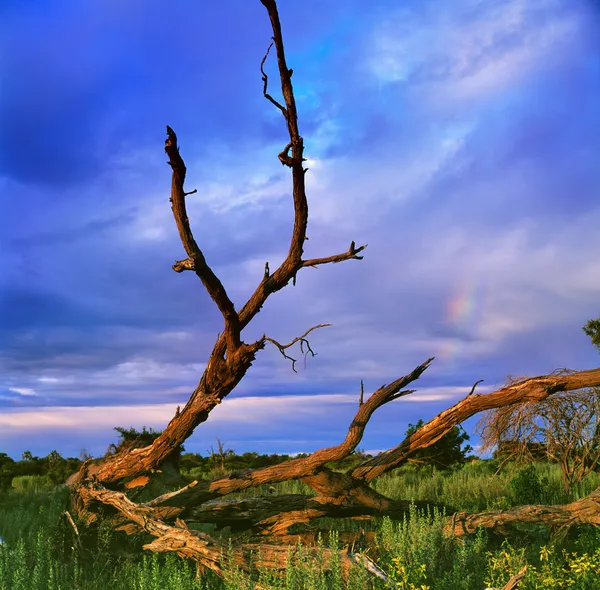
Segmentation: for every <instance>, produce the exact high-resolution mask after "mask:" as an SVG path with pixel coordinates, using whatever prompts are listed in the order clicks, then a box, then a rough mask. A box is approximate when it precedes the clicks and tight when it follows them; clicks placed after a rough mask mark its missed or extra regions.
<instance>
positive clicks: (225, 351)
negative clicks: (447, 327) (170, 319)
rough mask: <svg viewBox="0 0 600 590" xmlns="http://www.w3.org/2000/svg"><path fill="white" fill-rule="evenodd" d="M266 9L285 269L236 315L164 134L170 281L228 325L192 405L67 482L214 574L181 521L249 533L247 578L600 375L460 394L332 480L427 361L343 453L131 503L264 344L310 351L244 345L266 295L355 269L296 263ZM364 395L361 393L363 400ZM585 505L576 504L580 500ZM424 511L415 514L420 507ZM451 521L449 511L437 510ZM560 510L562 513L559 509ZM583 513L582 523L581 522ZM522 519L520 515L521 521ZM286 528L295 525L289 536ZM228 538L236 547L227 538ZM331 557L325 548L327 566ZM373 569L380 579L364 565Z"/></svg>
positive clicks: (279, 564)
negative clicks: (321, 272) (427, 463)
mask: <svg viewBox="0 0 600 590" xmlns="http://www.w3.org/2000/svg"><path fill="white" fill-rule="evenodd" d="M261 3H262V4H263V5H264V6H265V8H266V9H267V12H268V15H269V18H270V21H271V26H272V29H273V38H272V41H273V43H272V44H271V45H270V46H269V49H268V50H267V54H266V55H265V57H264V58H263V60H262V63H261V68H260V69H261V72H262V80H263V94H264V96H265V98H266V99H267V100H268V101H269V102H270V103H271V104H272V105H273V106H274V107H275V108H277V109H278V110H279V111H280V112H281V114H282V116H283V119H284V121H285V124H286V126H287V131H288V134H289V142H288V144H287V145H286V146H285V147H284V148H283V150H282V151H281V152H280V153H279V154H278V158H279V161H280V162H281V163H282V165H284V166H287V167H288V168H289V169H290V170H291V175H292V197H293V207H294V227H293V235H292V238H291V242H290V245H289V251H288V254H287V256H286V258H285V260H284V261H283V262H282V264H281V265H280V266H279V268H277V269H276V270H274V271H273V272H270V271H269V269H268V264H267V265H265V273H264V276H263V277H262V278H261V280H260V282H259V283H258V285H257V287H256V289H255V291H254V293H253V294H252V296H251V297H250V298H249V299H248V300H247V301H246V302H245V303H244V304H243V305H242V307H241V309H240V310H239V311H238V310H237V309H236V307H235V306H234V304H233V302H232V300H231V298H230V297H229V295H228V293H227V290H226V288H225V286H224V285H223V284H222V283H221V281H220V280H219V278H218V277H217V276H216V274H215V273H214V271H213V270H212V268H211V267H210V265H209V263H208V262H207V260H206V258H205V256H204V254H203V252H202V250H201V248H200V246H199V245H198V243H197V242H196V240H195V238H194V235H193V233H192V230H191V228H190V223H189V220H188V217H187V212H186V203H185V197H186V195H189V194H191V192H195V191H190V192H186V191H185V188H184V182H185V177H186V167H185V164H184V161H183V159H182V157H181V155H180V153H179V148H178V144H177V135H176V134H175V132H174V131H173V129H171V128H170V127H167V140H166V143H165V151H166V153H167V155H168V157H169V165H170V166H171V168H172V184H171V203H172V211H173V215H174V217H175V223H176V224H177V229H178V231H179V236H180V238H181V242H182V244H183V247H184V249H185V251H186V254H187V256H186V258H184V259H183V260H180V261H178V262H176V263H175V264H174V265H173V270H175V271H176V272H184V271H190V272H193V273H195V274H196V275H197V277H198V278H199V279H200V281H201V282H202V284H203V285H204V288H205V289H206V290H207V291H208V294H209V295H210V297H211V298H212V300H213V301H214V302H215V304H216V306H217V308H218V310H219V311H220V312H221V314H222V316H223V320H224V328H223V332H222V334H220V335H219V336H218V338H217V340H216V342H215V344H214V348H213V350H212V352H211V354H210V358H209V361H208V363H207V366H206V369H205V371H204V373H203V374H202V376H201V378H200V381H199V383H198V385H197V386H196V388H195V389H194V391H193V392H192V393H191V396H190V398H189V401H188V402H187V404H186V405H185V407H184V408H183V409H181V410H180V411H179V409H178V411H177V413H176V414H175V416H174V417H173V418H172V419H171V421H170V422H169V424H168V425H167V427H166V428H165V429H164V430H163V432H162V433H161V434H160V436H158V437H157V438H156V439H155V440H154V441H153V442H152V444H150V445H148V446H145V447H142V448H130V449H123V450H122V451H121V452H116V453H115V454H112V455H108V456H106V457H104V458H103V459H102V460H98V461H93V460H89V461H86V462H85V463H84V464H83V466H82V468H81V469H80V471H79V472H78V473H77V474H76V476H74V477H72V478H70V481H69V485H70V486H71V489H72V494H73V500H74V505H75V507H76V509H77V512H78V514H79V516H80V517H82V518H83V519H84V520H86V521H87V522H93V521H94V520H97V519H98V518H110V519H112V523H113V525H114V527H115V528H117V529H119V530H123V531H126V532H128V533H133V532H141V531H145V532H146V533H149V534H150V535H152V536H153V537H154V541H152V542H151V543H149V544H147V545H146V546H145V548H146V549H149V550H151V551H160V552H168V551H171V552H173V551H174V552H176V553H177V554H179V555H180V556H182V557H188V558H191V559H194V560H195V561H197V562H198V564H199V567H201V568H202V567H204V568H210V569H211V570H213V571H214V572H216V573H217V574H219V575H222V574H223V563H222V554H223V551H226V549H227V547H226V545H225V544H224V543H223V541H222V540H221V539H220V538H219V537H218V536H217V535H208V534H206V533H201V532H198V531H196V530H191V529H189V528H188V525H187V523H189V522H204V523H207V522H210V523H215V524H216V525H218V527H224V526H229V527H231V529H232V531H236V532H239V533H240V534H242V533H243V534H245V536H244V538H243V539H244V540H242V537H241V536H240V537H238V538H237V539H238V540H237V542H234V545H233V551H232V560H233V564H234V565H236V566H237V567H239V568H240V569H241V570H244V571H246V572H248V571H249V570H250V558H251V552H254V554H255V555H256V552H257V550H258V549H260V553H261V561H262V564H263V566H264V567H268V568H273V569H275V570H283V569H284V568H285V565H286V561H287V559H288V548H289V546H290V545H294V544H296V543H297V542H298V541H302V542H303V543H304V544H309V545H310V544H311V543H314V541H315V539H316V536H317V534H318V530H316V529H315V527H311V526H310V525H311V524H314V521H315V520H316V519H319V518H321V517H329V518H353V519H362V520H364V519H368V518H371V517H376V516H382V515H387V516H389V517H390V518H392V519H399V518H402V517H403V516H404V514H405V513H406V511H407V510H408V508H409V505H410V502H408V501H403V500H392V499H390V498H387V497H385V496H383V495H382V494H379V493H377V492H376V491H375V490H373V489H372V488H371V487H370V485H369V484H370V482H372V481H373V480H374V479H375V478H377V477H378V476H380V475H382V474H384V473H387V472H390V471H392V470H394V469H396V468H397V467H399V466H400V465H402V464H403V463H404V462H405V461H406V460H407V459H408V458H409V457H410V456H411V454H412V453H414V452H415V451H416V450H417V449H422V448H425V447H427V446H429V445H431V444H433V443H435V442H436V441H438V440H439V439H440V438H441V437H442V436H444V434H445V433H447V432H448V431H449V430H450V429H452V428H453V427H454V426H456V425H458V424H460V423H461V422H463V421H464V420H466V419H467V418H469V417H471V416H473V415H475V414H477V413H479V412H482V411H485V410H490V409H493V408H498V407H502V406H509V405H513V404H518V403H522V402H539V401H540V400H543V399H545V398H547V397H548V396H551V395H553V394H555V393H558V392H561V391H571V390H575V389H580V388H583V387H593V386H599V385H600V369H594V370H589V371H581V372H575V373H571V374H568V375H549V376H542V377H534V378H531V379H524V380H521V381H519V382H517V383H513V384H510V385H508V386H507V387H504V388H502V389H500V390H498V391H496V392H494V393H491V394H487V395H479V394H473V395H469V396H467V397H465V399H463V400H462V401H460V402H458V403H457V404H455V405H454V406H452V407H451V408H449V409H448V410H446V411H444V412H442V413H440V414H439V415H438V416H436V417H435V418H433V419H432V420H430V421H429V422H427V423H426V424H424V425H423V426H422V427H421V428H419V430H417V431H416V432H415V433H413V434H412V435H410V436H409V437H407V438H406V439H405V440H403V441H402V442H400V443H399V444H398V445H397V446H396V447H394V448H392V449H390V450H388V451H386V452H384V453H381V454H380V455H378V456H376V457H374V458H371V459H367V460H365V461H363V462H362V463H360V464H359V465H358V466H357V467H355V468H354V469H353V470H352V471H351V472H350V473H346V474H344V473H337V472H334V471H332V470H330V469H328V468H327V467H326V463H329V462H331V461H337V460H340V459H343V458H344V457H347V456H348V455H350V454H351V453H352V452H353V451H354V450H355V449H356V448H357V445H358V444H359V443H360V441H361V439H362V436H363V433H364V430H365V428H366V426H367V424H368V422H369V420H370V418H371V416H372V415H373V413H374V412H375V411H376V410H377V409H378V408H380V407H381V406H383V405H384V404H387V403H390V402H392V401H395V400H397V399H399V398H401V397H403V396H406V395H409V394H412V393H413V392H414V390H410V389H406V388H407V387H408V386H409V385H410V384H411V383H412V382H414V381H416V380H417V379H418V378H419V377H420V376H421V374H422V373H423V372H424V371H425V370H426V369H427V368H428V367H429V365H430V364H431V362H432V361H433V358H430V359H427V360H426V361H425V362H424V363H423V364H421V365H419V366H418V367H416V368H415V369H413V370H412V371H411V372H410V373H408V374H407V375H405V376H403V377H399V378H398V379H396V380H394V381H393V382H392V383H390V384H388V385H383V386H382V387H380V388H379V389H377V390H376V391H374V392H373V393H371V395H363V394H361V399H360V404H359V407H358V410H357V412H356V415H355V416H354V419H353V420H352V422H351V424H350V425H349V429H348V432H347V434H346V436H345V438H344V439H343V440H341V441H340V442H339V444H337V445H335V446H333V447H329V448H323V449H320V450H318V451H315V452H314V453H312V454H311V455H309V456H307V457H303V458H296V459H294V460H291V461H288V462H286V463H283V464H279V465H274V466H270V467H265V468H260V469H248V470H242V471H238V472H232V473H230V474H228V475H226V476H221V477H216V478H215V479H213V480H211V481H203V480H199V481H193V482H192V483H189V484H188V485H185V486H183V487H182V488H181V489H179V490H177V491H174V492H172V493H168V494H164V495H161V496H159V497H156V498H154V499H153V500H151V501H149V502H145V503H143V504H139V503H136V502H135V501H133V499H132V496H133V494H132V490H135V489H137V488H139V487H143V486H145V485H146V484H147V482H148V481H150V480H151V479H152V478H154V477H157V472H158V471H159V470H160V468H161V465H162V464H163V463H164V461H165V460H166V459H168V457H169V456H170V455H171V454H172V453H173V450H174V449H176V448H177V447H178V445H180V444H182V443H183V442H184V441H185V440H186V439H187V438H188V437H189V436H190V435H191V434H192V432H193V431H194V429H195V428H196V427H197V426H199V425H200V424H202V423H203V422H205V421H206V420H207V419H208V417H209V416H210V412H211V411H212V410H213V408H214V407H215V406H216V405H217V404H219V403H221V401H222V400H223V399H224V398H225V397H226V396H227V395H228V394H229V393H231V392H232V391H233V389H234V388H235V387H236V386H237V384H238V383H239V382H240V381H241V379H242V378H243V377H244V375H245V374H246V371H248V369H249V368H250V366H251V364H252V363H253V361H254V360H255V358H256V356H257V354H258V353H259V352H260V351H261V350H262V349H263V348H264V347H265V345H266V343H267V342H269V343H271V344H273V345H274V346H276V347H277V348H278V349H279V351H280V352H281V353H282V355H283V356H284V357H285V358H286V359H290V360H292V366H293V361H294V359H292V358H291V357H290V356H288V354H287V353H286V351H288V349H289V348H290V347H291V346H292V345H294V344H295V343H297V342H300V343H301V345H306V346H307V347H308V350H309V351H311V349H310V346H309V343H308V340H307V336H308V334H309V333H310V332H311V331H313V330H315V329H316V328H319V327H322V326H323V325H325V324H320V325H318V326H313V327H312V328H310V329H308V330H306V332H305V333H304V334H303V335H302V336H300V337H298V338H295V339H294V340H292V341H291V342H289V343H287V344H281V343H279V342H278V341H277V340H275V339H273V338H272V337H267V336H266V335H263V336H262V338H260V339H258V340H256V341H255V342H250V343H246V342H244V341H243V340H242V330H243V329H244V328H245V327H246V326H247V325H248V324H249V323H250V322H251V321H252V319H253V318H254V317H255V316H256V315H257V314H258V313H259V312H260V310H261V307H262V306H263V305H264V303H265V302H266V300H267V298H268V297H269V296H270V295H272V294H273V293H276V292H277V291H279V290H280V289H283V288H284V287H285V286H286V285H288V284H289V283H290V281H292V282H293V283H295V280H296V276H297V274H298V273H299V272H300V271H301V270H302V269H304V268H306V267H317V266H321V265H324V264H329V263H338V262H343V261H346V260H360V259H362V256H360V255H359V254H360V253H361V252H362V251H363V250H364V249H365V248H366V246H360V247H356V246H355V243H354V242H351V244H350V247H349V248H348V250H346V251H345V252H342V253H339V254H334V255H331V256H325V257H322V258H312V259H305V258H303V248H304V242H305V240H306V227H307V221H308V204H307V198H306V191H305V180H304V179H305V173H306V169H305V168H304V167H303V162H304V161H305V159H304V157H303V154H304V143H303V138H302V136H301V135H300V132H299V129H298V117H297V113H296V103H295V100H294V92H293V87H292V70H291V69H289V68H288V65H287V62H286V57H285V52H284V45H283V40H282V33H281V25H280V21H279V15H278V11H277V6H276V2H275V0H261ZM273 45H274V47H275V53H276V58H277V66H278V71H279V78H280V82H281V91H282V96H283V103H281V102H279V101H278V100H276V99H275V98H273V96H272V95H271V94H270V93H269V88H268V77H267V74H266V73H265V72H264V68H263V65H264V62H265V60H266V59H267V56H268V54H269V50H270V49H271V47H272V46H273ZM363 393H364V392H363ZM292 479H297V480H301V481H302V482H304V483H305V484H306V485H308V486H309V487H310V488H311V489H312V490H313V492H314V494H315V495H314V496H308V495H286V496H265V497H261V498H251V499H240V500H232V499H230V498H228V499H225V498H223V496H226V495H227V494H231V493H234V492H239V491H241V490H244V489H247V488H251V487H254V486H257V485H260V484H274V483H277V482H283V481H286V480H292ZM592 496H593V497H590V498H589V499H588V501H587V504H585V506H584V505H583V504H581V505H578V506H574V505H571V506H568V507H562V512H560V513H556V512H555V513H551V512H548V511H546V512H540V511H538V512H535V511H534V512H531V511H530V512H528V513H527V520H528V521H531V520H532V519H534V520H535V519H538V520H539V521H543V522H550V521H552V520H553V519H556V520H557V521H560V522H561V523H564V522H567V521H568V519H569V518H571V520H572V519H573V518H574V517H575V516H576V515H579V516H578V517H579V520H580V521H581V520H582V519H583V520H586V521H592V520H593V519H597V515H598V513H599V510H598V506H597V505H596V504H593V502H595V501H596V496H594V495H592ZM582 502H583V501H582ZM426 505H428V504H427V503H426V502H421V503H417V506H426ZM445 508H446V509H447V510H448V511H449V513H452V510H451V508H450V507H445ZM557 508H558V507H557ZM584 513H585V514H584ZM522 516H523V515H521V514H519V515H517V516H516V517H517V518H521V517H522ZM473 518H477V515H475V516H469V515H465V514H455V516H454V517H453V519H452V526H451V529H452V530H453V531H455V532H459V531H463V530H464V531H470V530H472V529H473V526H472V523H473V522H475V521H473ZM476 522H477V523H478V524H479V525H481V526H487V527H495V526H496V525H498V523H502V522H504V517H503V516H502V515H490V516H489V517H487V519H485V520H484V519H483V517H481V518H479V520H477V521H476ZM292 527H294V528H293V529H292ZM340 538H341V539H342V541H343V542H344V543H345V544H346V548H345V549H342V550H340V551H339V557H340V559H341V564H342V568H343V571H346V572H347V571H348V568H349V567H350V565H351V564H352V562H353V561H356V560H360V557H359V556H356V555H354V554H352V552H351V551H350V550H349V547H350V546H351V545H352V544H353V543H354V542H356V541H358V538H357V535H354V534H352V533H344V534H342V535H340ZM234 541H235V539H234ZM330 557H331V551H330V550H329V551H327V550H326V551H325V555H324V558H325V563H326V564H327V560H328V559H329V558H330ZM363 564H364V565H365V566H368V567H369V568H370V569H371V571H375V572H376V571H377V570H376V569H375V568H373V567H371V565H370V564H368V563H366V562H365V561H363Z"/></svg>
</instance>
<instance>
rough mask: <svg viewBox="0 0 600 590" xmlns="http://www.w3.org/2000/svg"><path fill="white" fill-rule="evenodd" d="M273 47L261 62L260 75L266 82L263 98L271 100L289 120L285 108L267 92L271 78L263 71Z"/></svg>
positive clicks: (269, 48)
mask: <svg viewBox="0 0 600 590" xmlns="http://www.w3.org/2000/svg"><path fill="white" fill-rule="evenodd" d="M271 47H273V43H271V45H269V47H268V49H267V53H265V56H264V57H263V58H262V61H261V62H260V73H261V74H262V80H263V82H264V85H263V96H264V97H265V98H266V99H267V100H269V101H270V102H272V103H273V104H274V105H275V106H276V107H277V108H278V109H279V110H280V111H281V112H282V114H283V116H284V117H285V118H286V120H287V116H288V114H287V111H286V110H285V107H284V106H283V105H281V104H279V103H278V102H277V101H276V100H275V99H274V98H273V97H272V96H271V95H270V94H269V93H268V92H267V84H268V81H269V77H268V76H267V74H266V73H265V70H264V69H263V66H264V65H265V61H266V59H267V56H268V55H269V51H271Z"/></svg>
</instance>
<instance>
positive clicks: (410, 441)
mask: <svg viewBox="0 0 600 590" xmlns="http://www.w3.org/2000/svg"><path fill="white" fill-rule="evenodd" d="M598 385H600V369H591V370H589V371H579V372H574V373H571V374H566V375H545V376H542V377H532V378H530V379H524V380H522V381H519V382H517V383H513V384H511V385H509V386H507V387H504V388H502V389H499V390H498V391H496V392H494V393H489V394H487V395H470V396H467V397H466V398H464V399H463V400H461V401H460V402H458V403H457V404H455V405H454V406H452V407H450V408H448V409H447V410H445V411H443V412H441V413H440V414H438V415H437V416H436V417H435V418H433V419H432V420H430V421H429V422H427V423H426V424H424V425H423V426H422V427H421V428H419V429H418V430H417V431H416V432H415V433H413V434H411V435H410V436H408V437H407V438H405V439H404V440H403V441H402V442H401V443H400V444H399V445H398V446H397V447H395V448H393V449H391V450H389V451H386V452H384V453H381V454H379V455H377V457H373V459H369V460H368V461H364V462H363V463H362V464H361V465H359V466H357V467H356V468H355V469H354V470H353V472H352V475H353V476H354V477H358V478H360V479H365V480H366V481H372V480H373V479H375V478H376V477H377V476H379V475H381V474H382V473H385V472H386V471H390V470H391V469H394V468H396V467H398V466H399V465H400V464H402V463H403V462H404V461H405V460H406V459H407V458H408V457H409V456H410V455H411V454H412V453H414V452H415V451H416V450H418V449H422V448H425V447H428V446H430V445H432V444H434V443H435V442H437V441H438V440H440V438H442V436H444V435H445V434H446V433H447V432H449V431H450V430H451V429H452V428H454V426H456V425H457V424H460V423H462V422H464V421H465V420H466V419H467V418H470V417H471V416H474V415H475V414H478V413H479V412H483V411H485V410H491V409H493V408H499V407H501V406H511V405H513V404H518V403H523V402H537V401H541V400H543V399H545V398H547V397H548V396H550V395H553V394H555V393H558V392H560V391H571V390H574V389H581V388H584V387H595V386H598Z"/></svg>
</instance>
